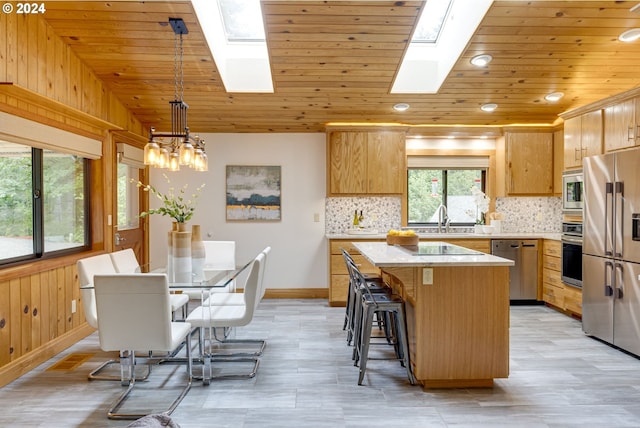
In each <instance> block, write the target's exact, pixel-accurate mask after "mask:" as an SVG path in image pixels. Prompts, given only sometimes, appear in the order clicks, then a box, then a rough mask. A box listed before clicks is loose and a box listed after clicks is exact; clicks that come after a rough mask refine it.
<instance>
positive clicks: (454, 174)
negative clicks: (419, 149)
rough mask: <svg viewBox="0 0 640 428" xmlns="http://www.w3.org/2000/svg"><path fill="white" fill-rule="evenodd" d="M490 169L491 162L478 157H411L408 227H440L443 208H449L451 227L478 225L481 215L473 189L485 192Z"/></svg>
mask: <svg viewBox="0 0 640 428" xmlns="http://www.w3.org/2000/svg"><path fill="white" fill-rule="evenodd" d="M485 163H486V164H487V165H485ZM487 168H488V162H487V161H486V160H485V159H484V158H477V157H474V158H472V159H465V158H460V157H446V156H445V157H438V158H437V159H434V158H433V157H428V156H425V157H421V156H415V157H409V161H408V169H407V211H408V219H407V223H408V225H409V226H434V225H437V224H438V208H439V207H440V205H444V206H445V207H446V208H447V216H448V218H449V220H450V225H451V226H471V225H474V224H475V223H476V219H478V218H479V217H478V215H479V213H478V212H477V206H476V203H475V198H474V196H473V194H472V192H471V189H472V187H475V188H477V189H480V190H481V191H483V192H485V183H486V174H487Z"/></svg>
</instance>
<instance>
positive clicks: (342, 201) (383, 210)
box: [325, 196, 401, 233]
mask: <svg viewBox="0 0 640 428" xmlns="http://www.w3.org/2000/svg"><path fill="white" fill-rule="evenodd" d="M356 210H358V213H360V211H361V210H362V215H363V216H364V227H367V228H371V229H377V230H378V231H379V232H380V233H385V232H386V231H387V230H389V229H398V228H400V223H401V218H400V215H401V199H400V197H398V196H383V197H377V196H374V197H352V198H350V197H340V198H327V199H326V201H325V219H326V220H325V233H342V232H345V231H346V230H348V229H351V228H353V215H354V213H355V211H356Z"/></svg>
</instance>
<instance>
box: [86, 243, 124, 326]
mask: <svg viewBox="0 0 640 428" xmlns="http://www.w3.org/2000/svg"><path fill="white" fill-rule="evenodd" d="M76 266H77V268H78V279H79V281H80V287H85V286H92V285H93V277H94V276H95V275H104V274H112V273H116V270H115V268H114V267H113V263H112V262H111V257H109V254H100V255H98V256H92V257H87V258H84V259H80V260H78V262H77V263H76ZM80 293H81V295H82V308H83V309H84V318H85V319H86V320H87V324H89V325H90V326H91V327H93V328H98V315H97V313H96V298H95V293H94V290H93V289H87V288H80Z"/></svg>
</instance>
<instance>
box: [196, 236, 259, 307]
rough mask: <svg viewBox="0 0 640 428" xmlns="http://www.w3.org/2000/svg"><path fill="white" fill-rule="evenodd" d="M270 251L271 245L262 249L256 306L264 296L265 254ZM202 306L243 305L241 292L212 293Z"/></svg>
mask: <svg viewBox="0 0 640 428" xmlns="http://www.w3.org/2000/svg"><path fill="white" fill-rule="evenodd" d="M270 251H271V247H266V248H265V249H264V250H262V254H264V260H263V262H262V264H261V265H260V269H261V272H260V279H259V285H258V298H257V299H256V306H257V305H258V304H259V303H260V302H261V301H262V299H263V298H264V294H265V292H266V287H265V285H264V271H265V269H266V268H267V255H268V254H269V252H270ZM202 305H203V306H227V305H244V296H243V293H212V294H211V295H209V298H208V299H207V300H205V301H204V303H203V304H202Z"/></svg>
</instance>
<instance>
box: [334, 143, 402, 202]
mask: <svg viewBox="0 0 640 428" xmlns="http://www.w3.org/2000/svg"><path fill="white" fill-rule="evenodd" d="M405 153H406V151H405V133H404V132H398V131H331V132H330V133H329V136H328V156H327V163H328V189H327V190H328V194H330V195H331V194H400V193H402V191H403V188H404V178H405V170H406V167H405V164H406V154H405Z"/></svg>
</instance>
